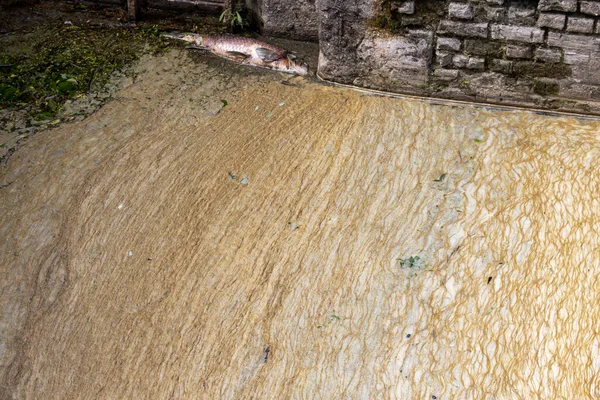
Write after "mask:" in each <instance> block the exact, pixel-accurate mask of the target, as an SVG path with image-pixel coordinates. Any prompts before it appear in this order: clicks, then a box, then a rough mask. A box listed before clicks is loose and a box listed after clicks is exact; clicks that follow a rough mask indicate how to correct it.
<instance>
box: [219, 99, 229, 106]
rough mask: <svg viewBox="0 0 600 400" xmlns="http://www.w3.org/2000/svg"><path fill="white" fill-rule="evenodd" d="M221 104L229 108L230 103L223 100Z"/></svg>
mask: <svg viewBox="0 0 600 400" xmlns="http://www.w3.org/2000/svg"><path fill="white" fill-rule="evenodd" d="M221 104H222V105H223V107H227V105H228V104H229V103H228V102H227V100H221Z"/></svg>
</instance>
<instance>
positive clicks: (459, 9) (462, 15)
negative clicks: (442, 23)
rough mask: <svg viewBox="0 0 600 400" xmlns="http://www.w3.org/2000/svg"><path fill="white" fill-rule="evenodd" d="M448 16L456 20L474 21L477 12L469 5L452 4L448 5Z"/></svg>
mask: <svg viewBox="0 0 600 400" xmlns="http://www.w3.org/2000/svg"><path fill="white" fill-rule="evenodd" d="M448 16H449V17H450V18H456V19H473V17H474V16H475V12H474V11H473V6H472V5H471V4H469V3H450V4H448Z"/></svg>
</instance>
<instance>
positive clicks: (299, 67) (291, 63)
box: [273, 55, 308, 75]
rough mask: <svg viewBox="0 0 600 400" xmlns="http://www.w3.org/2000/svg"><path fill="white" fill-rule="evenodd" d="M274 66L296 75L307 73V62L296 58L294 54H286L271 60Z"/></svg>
mask: <svg viewBox="0 0 600 400" xmlns="http://www.w3.org/2000/svg"><path fill="white" fill-rule="evenodd" d="M273 64H274V67H275V68H276V69H277V70H279V71H282V72H287V73H290V74H296V75H306V74H308V64H307V63H305V62H304V61H302V60H299V59H297V58H296V56H293V55H288V56H287V57H283V58H280V59H278V60H275V61H274V62H273Z"/></svg>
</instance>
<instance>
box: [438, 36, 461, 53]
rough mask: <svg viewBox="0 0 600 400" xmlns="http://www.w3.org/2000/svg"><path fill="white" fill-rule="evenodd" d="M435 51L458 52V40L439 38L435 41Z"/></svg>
mask: <svg viewBox="0 0 600 400" xmlns="http://www.w3.org/2000/svg"><path fill="white" fill-rule="evenodd" d="M436 49H437V50H452V51H459V50H460V40H458V39H456V38H446V37H440V38H438V40H437V47H436Z"/></svg>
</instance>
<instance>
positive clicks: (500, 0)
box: [486, 0, 504, 6]
mask: <svg viewBox="0 0 600 400" xmlns="http://www.w3.org/2000/svg"><path fill="white" fill-rule="evenodd" d="M486 1H487V2H488V3H490V4H496V5H499V6H501V5H502V4H504V0H486Z"/></svg>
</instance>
